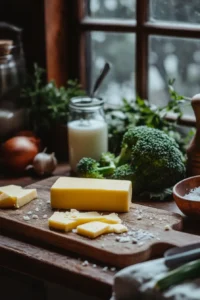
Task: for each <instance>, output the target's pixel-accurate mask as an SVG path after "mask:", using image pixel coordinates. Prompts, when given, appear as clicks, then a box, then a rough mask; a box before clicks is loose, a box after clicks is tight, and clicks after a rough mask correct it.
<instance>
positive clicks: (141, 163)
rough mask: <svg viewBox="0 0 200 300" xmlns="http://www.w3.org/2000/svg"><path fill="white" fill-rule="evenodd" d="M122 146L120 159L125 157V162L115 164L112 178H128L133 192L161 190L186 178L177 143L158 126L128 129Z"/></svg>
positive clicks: (122, 159)
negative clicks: (115, 167)
mask: <svg viewBox="0 0 200 300" xmlns="http://www.w3.org/2000/svg"><path fill="white" fill-rule="evenodd" d="M131 142H132V146H131V149H129V147H130V145H131ZM122 147H124V148H122V152H121V156H120V158H121V162H122V161H126V159H128V165H127V164H125V165H122V166H121V167H118V168H117V169H116V170H115V172H114V174H113V178H116V179H117V178H118V179H128V180H131V181H132V185H133V192H134V193H135V195H137V194H141V193H144V192H150V193H151V192H160V191H162V190H163V189H166V188H169V187H172V186H173V185H174V184H175V183H177V182H178V181H179V180H181V179H183V178H184V177H185V164H184V161H183V156H182V153H181V152H180V150H179V149H178V146H177V144H176V142H175V141H174V140H173V139H172V138H170V137H169V136H168V135H167V134H165V133H163V132H162V131H160V130H158V129H154V128H149V127H145V126H140V127H135V128H134V129H130V130H129V131H128V132H127V133H126V134H125V136H124V139H123V146H122ZM123 151H124V152H123ZM119 162H120V160H119ZM128 166H129V167H128Z"/></svg>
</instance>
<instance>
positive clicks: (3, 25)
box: [0, 22, 22, 33]
mask: <svg viewBox="0 0 200 300" xmlns="http://www.w3.org/2000/svg"><path fill="white" fill-rule="evenodd" d="M2 29H8V30H10V31H15V32H16V33H20V32H21V31H22V29H21V28H20V27H17V26H15V25H13V24H10V23H6V22H0V30H2Z"/></svg>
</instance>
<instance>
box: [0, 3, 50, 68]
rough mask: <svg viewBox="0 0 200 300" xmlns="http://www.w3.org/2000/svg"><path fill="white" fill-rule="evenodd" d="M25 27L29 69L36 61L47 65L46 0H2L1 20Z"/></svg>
mask: <svg viewBox="0 0 200 300" xmlns="http://www.w3.org/2000/svg"><path fill="white" fill-rule="evenodd" d="M2 21H3V22H9V23H12V24H13V25H16V26H19V27H21V28H23V35H22V40H23V45H24V52H25V57H26V62H27V69H28V71H31V70H32V66H33V63H34V62H37V63H38V64H39V65H40V66H41V67H46V60H45V29H44V0H0V22H2Z"/></svg>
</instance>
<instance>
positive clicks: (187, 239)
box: [0, 177, 200, 267]
mask: <svg viewBox="0 0 200 300" xmlns="http://www.w3.org/2000/svg"><path fill="white" fill-rule="evenodd" d="M57 178H58V177H51V178H48V179H45V180H42V181H40V182H37V183H35V184H32V185H30V186H29V188H37V191H38V199H36V200H34V201H32V202H31V203H29V204H27V205H26V206H24V207H22V208H21V209H19V210H1V215H0V229H1V230H2V231H3V232H5V231H6V232H12V233H15V234H18V236H20V235H21V236H24V237H25V238H26V239H27V240H28V241H30V242H34V243H38V242H40V243H46V244H49V245H53V246H56V247H58V248H62V249H65V250H69V251H72V252H75V253H79V254H82V255H85V256H88V257H90V258H92V259H96V260H99V261H101V262H103V263H105V264H109V265H110V266H118V267H125V266H128V265H131V264H133V263H138V262H141V261H144V260H147V259H150V258H151V257H154V256H157V255H162V254H163V252H164V251H165V250H166V249H168V248H170V247H172V246H182V245H187V244H190V243H192V242H195V241H196V242H200V237H198V236H192V235H188V234H186V233H180V232H176V231H174V230H169V231H165V229H164V228H165V225H166V224H170V225H171V226H172V227H173V228H174V229H177V230H180V229H182V218H181V216H179V215H177V214H172V213H168V212H166V211H163V210H158V209H156V208H150V207H145V206H141V205H138V204H134V205H133V206H132V207H131V210H130V212H129V213H124V214H120V217H121V218H122V220H123V222H124V224H126V225H127V226H128V228H129V230H142V231H145V232H146V233H147V234H149V233H150V234H152V235H153V237H152V238H149V239H148V240H145V241H144V242H143V240H142V242H143V243H142V245H141V244H140V243H138V244H137V245H134V244H132V243H131V241H130V242H128V243H119V242H117V241H116V239H115V238H116V235H105V236H100V237H98V238H96V239H94V240H90V239H88V238H86V237H82V236H79V235H77V234H76V233H73V232H69V233H60V232H56V231H52V230H49V228H48V222H47V219H44V218H43V215H45V214H46V215H47V216H48V217H50V216H51V215H52V209H51V207H50V204H49V199H50V187H51V186H52V184H53V183H54V182H55V181H56V179H57ZM36 208H39V211H37V212H36V211H35V210H36ZM28 211H33V212H35V213H36V214H37V215H38V216H39V219H38V220H35V219H30V221H28V222H27V221H24V220H23V216H24V215H26V214H27V212H28ZM139 213H140V214H142V216H143V217H142V219H141V220H137V216H138V214H139ZM152 222H153V223H152Z"/></svg>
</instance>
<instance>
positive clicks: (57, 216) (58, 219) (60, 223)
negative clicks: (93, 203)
mask: <svg viewBox="0 0 200 300" xmlns="http://www.w3.org/2000/svg"><path fill="white" fill-rule="evenodd" d="M48 223H49V227H50V228H52V229H57V230H62V231H71V230H72V229H74V228H76V227H77V226H78V225H79V223H78V221H77V220H76V219H70V218H69V217H68V215H66V214H65V213H62V212H55V213H54V214H53V215H52V216H51V217H50V218H49V220H48Z"/></svg>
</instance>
